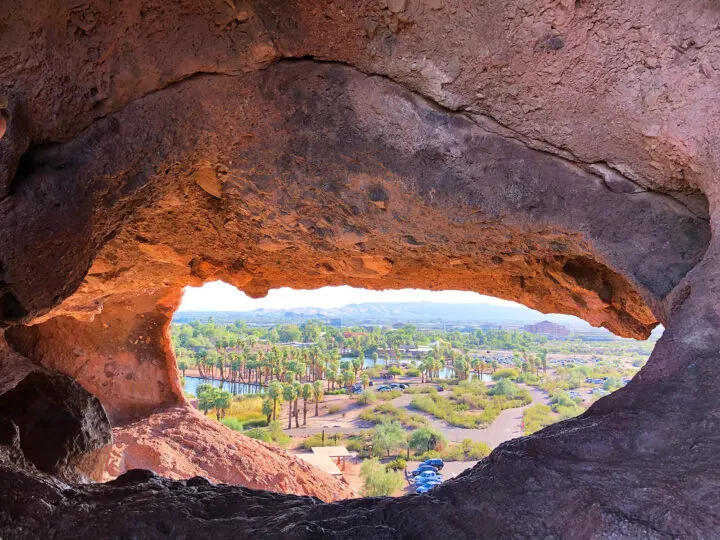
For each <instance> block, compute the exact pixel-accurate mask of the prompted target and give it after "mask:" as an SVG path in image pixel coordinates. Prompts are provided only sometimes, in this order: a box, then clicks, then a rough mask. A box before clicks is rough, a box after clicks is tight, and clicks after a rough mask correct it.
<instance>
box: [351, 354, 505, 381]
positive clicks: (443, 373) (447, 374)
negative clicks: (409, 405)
mask: <svg viewBox="0 0 720 540" xmlns="http://www.w3.org/2000/svg"><path fill="white" fill-rule="evenodd" d="M341 360H352V358H350V357H343V358H342V359H341ZM400 362H402V363H407V365H408V366H412V365H414V364H413V363H414V362H417V361H416V360H415V359H414V358H401V359H400ZM363 365H364V366H365V367H366V368H370V367H373V361H372V358H365V362H364V364H363ZM377 367H378V368H380V369H384V368H385V360H384V359H383V358H382V357H381V358H378V361H377ZM439 377H440V378H441V379H452V378H454V377H455V370H454V369H453V368H452V367H450V366H445V367H443V368H442V369H441V370H440V373H439ZM474 377H475V374H474V373H470V379H473V378H474ZM482 380H483V382H490V381H492V377H490V375H488V374H487V373H483V376H482Z"/></svg>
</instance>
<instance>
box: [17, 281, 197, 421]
mask: <svg viewBox="0 0 720 540" xmlns="http://www.w3.org/2000/svg"><path fill="white" fill-rule="evenodd" d="M180 297H181V294H180V292H179V291H174V292H168V291H167V290H162V289H161V290H157V291H152V292H147V293H146V294H143V295H130V296H122V295H116V296H114V297H113V298H112V299H110V300H108V301H106V302H105V303H104V304H103V310H102V313H100V314H99V315H96V316H94V317H93V318H92V320H91V321H83V320H79V319H77V318H73V317H67V316H63V317H55V318H52V319H50V320H48V321H47V322H44V323H42V324H36V325H33V326H23V327H21V326H18V327H12V328H9V329H8V330H7V331H6V332H5V336H6V339H7V340H8V341H9V343H10V344H11V345H12V346H13V347H14V350H16V351H18V352H19V353H21V354H22V355H24V357H27V358H29V359H31V360H32V361H33V362H35V363H37V364H38V365H41V366H44V367H46V368H48V369H50V370H53V371H60V372H63V373H66V374H68V375H70V376H71V377H73V378H74V379H75V380H77V381H78V382H80V384H82V385H83V387H84V388H86V389H87V390H88V391H89V392H91V393H92V394H94V395H96V396H102V401H103V405H104V406H105V409H106V411H107V414H108V416H109V418H110V420H111V421H112V423H113V424H114V425H118V424H120V423H124V422H128V421H131V420H133V419H137V418H141V417H143V416H146V415H148V414H149V413H150V412H152V411H153V410H155V409H156V408H157V407H159V406H163V405H172V404H176V403H183V402H184V400H185V398H184V397H183V394H182V389H181V388H180V380H179V375H178V371H177V368H176V364H175V357H174V355H173V352H172V347H171V345H170V342H169V334H168V332H169V326H170V320H171V318H172V314H173V312H174V311H175V309H177V307H178V305H179V304H180Z"/></svg>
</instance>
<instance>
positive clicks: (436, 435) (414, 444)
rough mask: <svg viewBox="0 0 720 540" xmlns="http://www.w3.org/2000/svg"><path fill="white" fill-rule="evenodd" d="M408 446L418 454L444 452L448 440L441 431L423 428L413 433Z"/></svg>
mask: <svg viewBox="0 0 720 540" xmlns="http://www.w3.org/2000/svg"><path fill="white" fill-rule="evenodd" d="M408 444H409V445H410V448H412V449H413V450H414V451H415V453H416V454H424V453H425V452H429V451H430V450H442V449H443V448H445V446H446V445H447V439H446V438H445V436H444V435H443V434H442V433H440V432H439V431H436V430H434V429H432V428H429V427H422V428H420V429H417V430H415V431H413V433H412V435H411V436H410V440H409V441H408Z"/></svg>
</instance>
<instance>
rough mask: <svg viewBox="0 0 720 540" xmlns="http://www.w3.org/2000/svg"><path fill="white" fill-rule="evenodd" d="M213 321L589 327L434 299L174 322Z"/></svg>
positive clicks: (195, 316) (180, 316) (568, 319)
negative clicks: (544, 322) (323, 321)
mask: <svg viewBox="0 0 720 540" xmlns="http://www.w3.org/2000/svg"><path fill="white" fill-rule="evenodd" d="M209 317H213V318H214V319H215V320H216V321H217V322H223V323H224V322H233V321H236V320H245V321H248V322H256V323H273V322H301V321H303V320H307V319H313V318H318V319H341V320H342V324H343V325H353V324H394V323H403V322H407V323H439V322H443V323H465V324H475V325H478V324H502V325H524V324H532V323H536V322H540V321H543V320H548V321H552V322H555V323H558V324H563V325H565V326H570V327H573V328H576V329H578V330H585V329H589V328H590V325H588V324H587V323H586V322H585V321H583V320H581V319H578V318H577V317H572V316H570V315H555V314H550V315H545V314H543V313H540V312H539V311H535V310H533V309H530V308H527V307H524V306H497V305H493V304H483V303H478V304H442V303H435V302H395V303H385V302H378V303H367V304H350V305H347V306H343V307H339V308H327V309H323V308H316V307H303V308H292V309H285V310H281V309H255V310H252V311H182V312H177V313H175V316H174V318H173V319H174V321H175V322H189V321H193V320H207V319H208V318H209Z"/></svg>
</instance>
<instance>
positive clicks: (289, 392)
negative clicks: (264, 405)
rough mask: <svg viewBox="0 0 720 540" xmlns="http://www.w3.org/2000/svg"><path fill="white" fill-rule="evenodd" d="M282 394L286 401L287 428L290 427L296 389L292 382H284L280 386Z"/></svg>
mask: <svg viewBox="0 0 720 540" xmlns="http://www.w3.org/2000/svg"><path fill="white" fill-rule="evenodd" d="M282 396H283V399H284V400H285V401H287V402H288V427H287V428H288V429H290V428H292V417H293V402H294V401H295V396H296V391H295V386H294V385H293V384H292V383H285V384H283V386H282Z"/></svg>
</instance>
